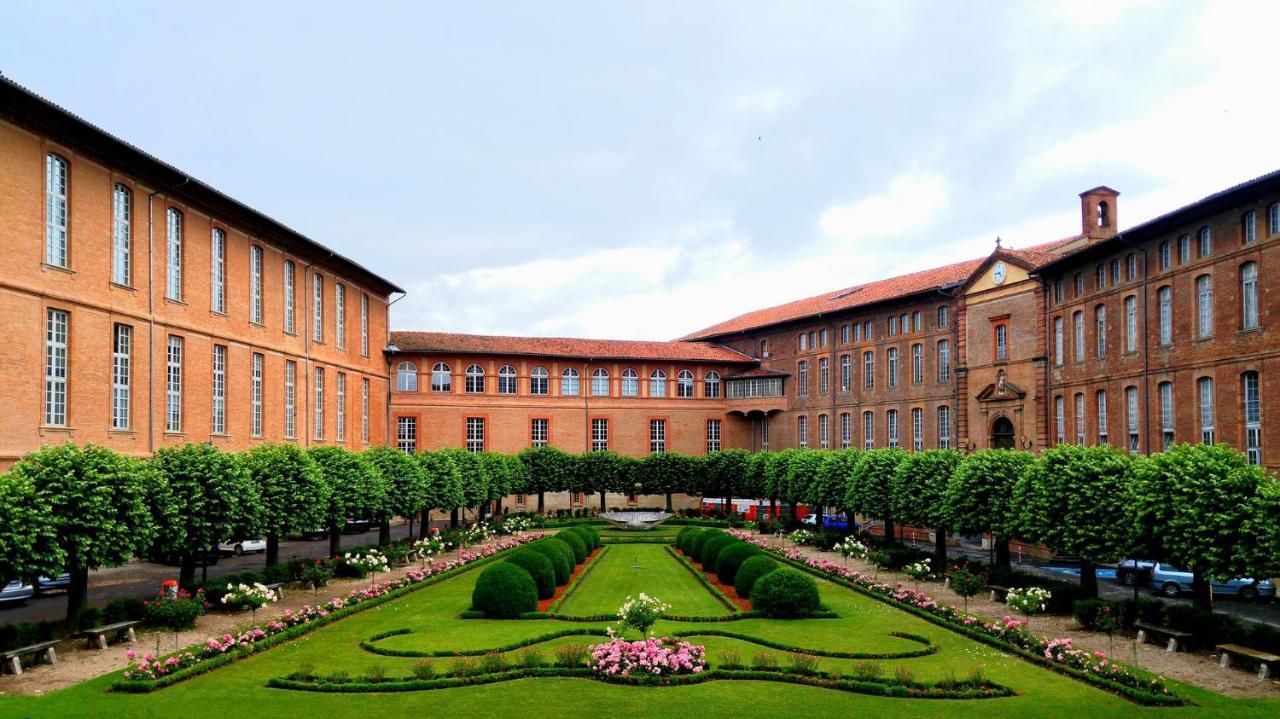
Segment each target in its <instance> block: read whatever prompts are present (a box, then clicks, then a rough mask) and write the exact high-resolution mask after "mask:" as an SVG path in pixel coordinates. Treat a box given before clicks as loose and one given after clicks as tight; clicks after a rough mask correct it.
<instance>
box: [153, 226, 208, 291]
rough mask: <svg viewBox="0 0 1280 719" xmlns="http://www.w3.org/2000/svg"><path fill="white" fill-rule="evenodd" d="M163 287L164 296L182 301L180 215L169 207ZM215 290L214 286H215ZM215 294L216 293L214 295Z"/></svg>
mask: <svg viewBox="0 0 1280 719" xmlns="http://www.w3.org/2000/svg"><path fill="white" fill-rule="evenodd" d="M165 220H166V222H165V259H166V260H167V262H166V265H165V285H164V296H165V297H167V298H169V299H171V300H177V301H181V300H182V213H181V212H179V211H177V210H176V209H174V208H172V207H170V208H169V209H168V210H167V211H165ZM215 288H216V285H215ZM214 294H215V295H216V294H217V293H216V291H215V293H214Z"/></svg>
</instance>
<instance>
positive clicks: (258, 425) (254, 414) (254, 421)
mask: <svg viewBox="0 0 1280 719" xmlns="http://www.w3.org/2000/svg"><path fill="white" fill-rule="evenodd" d="M250 361H251V363H252V366H251V367H250V368H249V369H250V378H249V382H250V386H249V434H251V435H253V436H254V437H261V436H262V363H263V361H264V358H263V356H262V355H261V354H259V353H257V352H254V353H253V357H252V358H251V360H250Z"/></svg>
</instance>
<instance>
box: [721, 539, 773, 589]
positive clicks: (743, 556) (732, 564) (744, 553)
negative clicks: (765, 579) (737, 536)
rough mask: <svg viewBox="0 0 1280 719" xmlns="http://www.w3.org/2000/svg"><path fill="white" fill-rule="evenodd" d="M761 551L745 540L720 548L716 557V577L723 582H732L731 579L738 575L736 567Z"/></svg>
mask: <svg viewBox="0 0 1280 719" xmlns="http://www.w3.org/2000/svg"><path fill="white" fill-rule="evenodd" d="M761 553H762V552H761V551H760V548H759V547H757V546H755V545H754V544H747V543H746V542H738V543H737V544H730V545H729V546H727V547H725V548H724V549H722V550H720V554H719V556H717V557H716V577H717V578H719V579H720V581H721V582H723V583H724V584H733V580H734V579H735V578H736V577H737V576H738V567H741V566H742V563H743V562H745V561H747V560H748V559H750V558H751V557H754V556H756V555H757V554H761Z"/></svg>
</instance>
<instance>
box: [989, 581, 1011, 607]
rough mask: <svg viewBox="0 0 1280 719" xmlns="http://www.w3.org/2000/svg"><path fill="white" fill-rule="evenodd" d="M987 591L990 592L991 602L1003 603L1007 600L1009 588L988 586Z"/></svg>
mask: <svg viewBox="0 0 1280 719" xmlns="http://www.w3.org/2000/svg"><path fill="white" fill-rule="evenodd" d="M987 591H989V592H991V601H993V602H1000V603H1001V604H1003V603H1004V601H1005V600H1006V599H1008V598H1009V588H1008V587H1001V586H998V585H995V584H988V585H987Z"/></svg>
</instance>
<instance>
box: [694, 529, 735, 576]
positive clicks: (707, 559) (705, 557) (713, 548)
mask: <svg viewBox="0 0 1280 719" xmlns="http://www.w3.org/2000/svg"><path fill="white" fill-rule="evenodd" d="M741 541H742V540H741V539H738V538H737V537H730V536H729V535H727V534H721V535H720V536H718V537H712V538H711V539H708V540H707V541H705V542H703V543H702V553H701V554H700V555H698V561H700V562H701V563H702V568H703V569H705V570H706V571H708V572H714V571H715V570H716V557H719V556H720V552H721V551H722V550H724V549H725V548H726V547H729V546H731V545H734V544H737V543H738V542H741Z"/></svg>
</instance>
